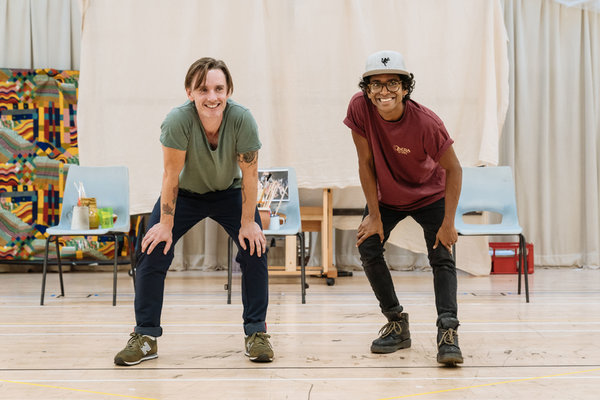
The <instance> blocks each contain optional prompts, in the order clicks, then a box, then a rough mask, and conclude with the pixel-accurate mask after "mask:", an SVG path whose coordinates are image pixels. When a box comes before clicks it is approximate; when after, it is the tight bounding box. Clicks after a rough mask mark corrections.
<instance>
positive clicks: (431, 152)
mask: <svg viewBox="0 0 600 400" xmlns="http://www.w3.org/2000/svg"><path fill="white" fill-rule="evenodd" d="M344 124H345V125H346V126H348V128H350V129H352V130H353V131H354V132H356V133H357V134H359V135H361V136H364V137H365V138H366V139H367V140H368V142H369V146H371V150H372V151H373V159H374V163H375V174H376V177H377V192H378V193H377V195H378V199H379V202H380V203H381V204H382V205H384V206H388V207H391V208H395V209H399V210H406V211H409V210H415V209H418V208H421V207H423V206H426V205H428V204H431V203H433V202H435V201H437V200H439V199H441V198H442V197H444V194H445V187H446V171H445V170H444V169H443V168H442V167H441V166H440V164H439V160H440V158H441V157H442V155H443V154H444V152H445V151H446V149H448V147H450V145H452V143H454V141H453V140H452V139H451V138H450V135H448V132H447V131H446V128H445V127H444V123H443V122H442V120H441V119H440V118H439V117H438V116H437V115H435V114H434V113H433V111H431V110H429V109H428V108H426V107H424V106H422V105H420V104H418V103H417V102H414V101H412V100H408V101H407V102H406V103H405V108H404V114H403V115H402V118H401V119H400V120H399V121H393V122H390V121H386V120H384V119H383V118H382V117H381V115H379V112H377V108H376V107H375V105H374V104H373V103H372V102H371V100H370V99H369V98H368V97H366V96H365V95H364V94H363V93H362V92H359V93H357V94H355V95H354V96H353V97H352V99H351V100H350V104H349V105H348V114H347V115H346V118H345V119H344Z"/></svg>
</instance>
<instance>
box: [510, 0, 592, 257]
mask: <svg viewBox="0 0 600 400" xmlns="http://www.w3.org/2000/svg"><path fill="white" fill-rule="evenodd" d="M504 3H505V5H504V7H505V20H506V25H507V30H508V32H509V36H510V42H509V55H510V59H511V67H512V70H511V74H510V76H511V79H510V85H511V94H512V95H511V101H510V103H511V106H510V110H509V112H508V115H507V118H506V126H505V130H504V136H503V138H502V146H503V147H502V151H501V153H502V154H503V156H502V164H503V165H512V166H513V167H514V170H515V173H516V186H517V203H518V207H519V219H520V222H521V224H522V225H523V227H524V230H525V234H526V235H527V239H528V241H531V242H532V243H533V244H534V249H535V251H534V254H535V257H536V258H535V264H536V265H577V266H586V265H593V266H598V265H600V215H599V209H600V202H599V201H600V161H599V160H600V140H599V135H600V13H598V12H593V11H582V10H580V9H578V8H567V7H565V6H561V5H559V4H556V3H555V2H553V1H547V0H505V1H504Z"/></svg>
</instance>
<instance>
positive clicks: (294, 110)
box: [78, 0, 508, 268]
mask: <svg viewBox="0 0 600 400" xmlns="http://www.w3.org/2000/svg"><path fill="white" fill-rule="evenodd" d="M176 5H177V7H174V6H173V4H171V3H167V2H163V1H158V0H153V1H141V0H140V1H129V2H126V3H124V4H122V3H121V2H120V1H117V0H104V1H96V0H86V1H84V6H83V19H84V23H83V34H82V68H81V69H82V73H81V79H80V91H79V109H78V110H79V114H78V122H79V132H80V134H79V138H80V141H79V144H80V156H81V163H82V164H84V165H115V164H125V165H127V166H129V168H130V176H131V189H132V190H131V201H132V213H142V212H148V211H149V210H150V209H151V207H152V205H153V204H154V202H155V201H156V199H157V196H158V193H159V190H160V181H161V179H160V178H161V173H162V161H161V160H162V158H161V150H160V144H159V141H158V136H159V126H160V123H161V122H162V120H163V118H164V116H165V115H166V113H167V112H168V111H169V110H170V109H171V108H172V107H173V106H175V105H178V104H180V103H182V102H183V101H185V96H184V88H183V84H182V82H183V78H184V75H185V72H186V70H187V68H188V66H189V64H191V63H192V62H193V61H194V60H195V59H197V58H199V57H202V56H213V57H216V58H221V59H224V60H225V61H226V62H227V64H228V65H229V67H230V69H231V71H232V74H233V78H234V84H235V91H234V95H233V97H234V99H236V100H237V101H239V102H241V103H242V104H244V105H246V106H247V107H249V108H250V109H251V110H252V112H253V114H254V116H255V117H256V119H257V121H258V124H259V127H260V132H261V140H262V142H263V149H262V150H261V153H260V159H259V164H260V166H262V167H268V166H279V165H289V166H293V167H295V168H296V171H297V174H298V184H299V187H300V188H323V187H333V188H340V189H342V192H343V191H344V189H343V188H356V187H357V186H359V180H358V172H357V160H356V155H355V154H356V153H355V149H354V145H353V142H352V140H351V136H350V132H349V130H348V129H347V128H346V127H345V126H344V125H343V124H342V120H343V118H344V116H345V112H346V107H347V104H348V101H349V99H350V97H351V96H352V94H353V93H355V92H356V91H357V90H358V88H357V83H358V80H359V77H360V76H361V74H362V71H363V68H364V62H365V59H366V57H367V55H368V54H370V53H372V52H374V51H377V50H380V49H386V48H387V49H394V50H398V51H401V52H402V53H403V54H404V56H405V58H406V60H407V64H408V68H409V69H410V70H411V71H412V72H413V73H414V74H415V77H416V81H417V87H416V89H415V92H414V94H413V98H414V99H415V100H417V101H419V102H422V103H423V104H425V105H427V106H428V107H430V108H432V109H433V110H435V111H436V112H437V113H438V114H439V115H440V117H441V118H442V119H443V120H444V121H445V123H446V126H447V128H448V130H449V132H450V134H451V136H452V137H453V138H454V139H455V140H456V145H455V148H456V151H457V154H458V156H459V158H460V160H461V162H462V163H463V165H479V164H497V162H498V138H499V133H500V131H501V129H502V122H503V120H504V115H505V112H506V108H507V103H508V59H507V54H506V32H505V30H504V25H503V21H502V10H501V7H500V2H499V1H492V0H486V1H481V0H463V1H462V2H461V4H460V5H457V2H456V1H450V0H445V1H440V0H424V1H420V2H411V1H407V0H404V1H402V0H387V1H377V2H371V1H366V0H359V1H348V0H330V1H327V2H323V1H320V0H303V1H299V0H289V1H280V0H249V1H244V2H239V1H234V0H224V1H223V0H220V1H212V0H204V1H192V0H189V1H185V0H182V1H179V2H177V3H176ZM116 9H118V10H119V12H118V13H115V10H116ZM424 49H426V51H424ZM347 200H349V203H350V205H347V206H351V207H361V206H363V205H364V200H363V198H362V194H360V195H359V196H356V197H353V198H351V199H347ZM347 203H348V201H347ZM217 232H218V233H217ZM400 232H401V233H399V234H396V235H394V238H393V239H392V243H395V244H397V245H400V246H403V247H406V248H408V249H410V250H414V251H424V243H423V244H422V245H421V244H418V245H415V244H414V242H415V241H414V240H412V238H413V237H414V236H415V232H414V229H413V228H410V225H409V227H408V228H405V229H402V230H401V231H400ZM417 234H418V235H419V237H421V236H422V234H421V233H417ZM189 235H192V237H193V239H191V240H185V239H184V240H182V241H181V242H180V243H179V244H178V246H177V248H176V250H177V251H176V253H177V257H176V260H175V262H174V267H175V268H179V267H184V268H185V267H188V266H194V265H195V264H196V263H197V262H201V263H202V265H204V266H206V265H208V264H207V263H209V262H214V257H212V256H211V257H207V256H206V255H207V254H217V255H219V254H221V256H218V257H217V264H221V265H222V264H223V263H225V262H226V258H223V257H224V256H223V254H225V253H224V252H223V251H220V250H218V249H219V248H220V249H221V250H222V248H223V246H224V245H225V243H226V241H225V236H224V235H223V234H222V232H220V231H219V230H217V229H216V228H214V227H210V226H205V225H204V224H199V226H197V227H196V228H194V229H193V230H192V232H190V234H189ZM204 237H216V238H217V239H216V244H213V245H209V244H208V243H206V242H204V241H203V240H202V238H204ZM404 239H405V240H404ZM214 246H217V248H215V247H214ZM209 260H210V261H209ZM484 268H485V267H484Z"/></svg>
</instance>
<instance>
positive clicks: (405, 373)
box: [0, 268, 600, 400]
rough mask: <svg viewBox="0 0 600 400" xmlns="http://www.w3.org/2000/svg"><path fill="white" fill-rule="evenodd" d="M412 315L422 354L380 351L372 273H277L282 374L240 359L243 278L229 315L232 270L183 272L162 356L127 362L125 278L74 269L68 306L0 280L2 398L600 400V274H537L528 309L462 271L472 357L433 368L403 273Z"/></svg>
mask: <svg viewBox="0 0 600 400" xmlns="http://www.w3.org/2000/svg"><path fill="white" fill-rule="evenodd" d="M393 275H394V280H395V283H396V289H397V291H398V293H399V295H400V298H401V303H402V304H403V305H404V307H405V310H406V311H407V312H408V313H409V314H410V328H411V334H412V348H410V349H406V350H400V351H398V352H396V353H393V354H389V355H375V354H371V353H370V352H369V345H370V343H371V340H373V339H374V338H375V337H376V336H377V332H378V330H379V328H380V327H381V325H382V324H383V323H384V322H385V321H384V319H383V317H382V316H381V314H380V313H379V311H378V306H377V303H376V301H375V298H374V296H373V294H372V292H371V289H370V287H369V284H368V282H367V280H366V278H365V277H364V275H363V274H362V273H355V274H354V276H353V277H342V278H337V279H336V283H335V285H334V286H327V285H326V284H325V280H323V279H321V278H310V279H309V283H310V288H309V289H308V291H307V304H305V305H302V304H300V285H299V283H298V280H297V279H296V278H286V277H274V278H272V279H271V286H270V287H271V294H270V306H269V314H268V321H267V322H268V326H269V333H270V334H271V335H272V337H271V341H272V343H273V346H274V348H275V352H276V353H275V356H276V358H275V360H274V361H273V362H272V363H270V364H254V363H251V362H250V361H248V360H247V359H246V357H245V356H244V354H243V335H242V328H241V314H242V307H241V304H240V295H239V276H236V277H234V297H233V304H232V305H227V304H225V303H226V292H225V291H224V290H223V284H224V283H225V278H226V276H225V274H224V273H203V272H172V273H170V274H169V276H168V278H167V289H166V293H167V294H166V297H165V305H164V309H163V328H164V335H163V336H162V337H161V338H160V339H159V341H158V344H159V358H158V359H156V360H152V361H147V362H144V363H142V364H140V365H138V366H135V367H116V366H114V365H113V356H114V354H115V353H116V352H117V351H119V350H120V349H121V348H122V347H123V346H124V345H125V343H126V341H127V339H128V334H129V332H131V331H132V328H133V325H134V312H133V289H132V284H131V280H130V278H129V277H128V276H127V274H126V273H125V272H121V273H120V275H119V296H118V304H117V306H116V307H112V305H111V300H112V294H111V290H112V275H111V273H108V272H95V273H94V272H71V273H68V274H66V276H65V289H66V297H65V298H61V297H58V298H57V297H56V294H57V292H58V276H57V274H56V273H54V274H51V275H49V281H48V287H47V298H46V305H45V306H43V307H40V306H39V290H40V284H41V275H40V274H37V273H21V274H14V273H4V274H0V282H1V285H0V343H1V345H0V349H1V352H0V399H7V400H16V399H90V400H95V399H99V400H101V399H161V400H170V399H177V400H180V399H219V400H221V399H273V400H279V399H303V400H306V399H311V400H317V399H365V400H382V399H405V398H416V399H597V398H598V392H600V346H599V344H600V312H599V309H600V270H591V269H583V270H580V269H566V268H565V269H538V270H536V271H535V274H534V275H532V276H531V277H530V279H531V281H530V283H531V303H529V304H526V303H525V297H524V295H521V296H519V295H517V294H516V288H517V284H516V276H514V275H504V276H498V275H496V276H486V277H471V276H467V275H461V276H460V277H459V296H458V300H459V318H460V320H461V323H462V325H461V327H460V328H459V334H460V343H461V348H462V351H463V354H464V356H465V363H464V364H463V366H461V367H459V368H441V367H439V366H438V364H437V363H436V360H435V356H436V346H435V334H436V328H435V326H434V324H435V319H436V314H435V307H434V298H433V293H432V279H431V273H430V272H394V273H393Z"/></svg>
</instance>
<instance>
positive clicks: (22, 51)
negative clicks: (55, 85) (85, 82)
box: [0, 0, 81, 70]
mask: <svg viewBox="0 0 600 400" xmlns="http://www.w3.org/2000/svg"><path fill="white" fill-rule="evenodd" d="M0 11H1V12H0V15H2V16H3V17H1V18H0V35H1V38H0V68H29V69H31V68H53V69H57V70H79V47H80V41H81V4H80V0H0Z"/></svg>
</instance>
